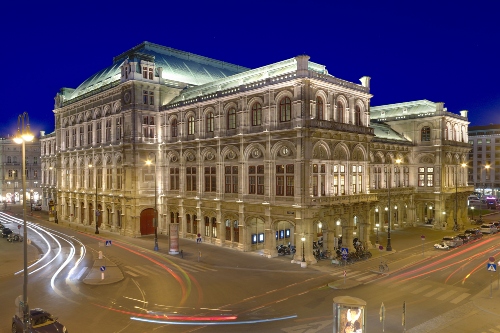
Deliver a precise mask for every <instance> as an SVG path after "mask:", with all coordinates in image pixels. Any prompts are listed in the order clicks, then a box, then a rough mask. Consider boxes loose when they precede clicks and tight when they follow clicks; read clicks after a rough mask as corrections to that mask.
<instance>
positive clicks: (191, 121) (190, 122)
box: [188, 116, 194, 135]
mask: <svg viewBox="0 0 500 333" xmlns="http://www.w3.org/2000/svg"><path fill="white" fill-rule="evenodd" d="M193 134H194V117H193V116H189V118H188V135H193Z"/></svg>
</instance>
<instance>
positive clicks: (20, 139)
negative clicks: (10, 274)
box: [14, 112, 34, 333]
mask: <svg viewBox="0 0 500 333" xmlns="http://www.w3.org/2000/svg"><path fill="white" fill-rule="evenodd" d="M33 138H34V135H33V133H32V132H31V130H30V121H29V116H28V113H27V112H24V113H23V114H21V115H19V116H18V117H17V134H16V136H15V137H14V142H15V143H17V144H21V150H22V184H23V237H24V242H23V252H24V253H23V254H24V260H23V264H24V265H23V266H24V267H23V275H24V281H23V303H22V309H23V332H25V333H27V332H29V331H30V326H31V325H30V315H29V306H28V228H27V223H26V172H25V171H24V170H26V142H31V141H33Z"/></svg>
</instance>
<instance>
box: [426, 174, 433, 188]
mask: <svg viewBox="0 0 500 333" xmlns="http://www.w3.org/2000/svg"><path fill="white" fill-rule="evenodd" d="M427 186H434V175H427Z"/></svg>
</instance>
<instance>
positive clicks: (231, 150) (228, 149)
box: [220, 145, 240, 161]
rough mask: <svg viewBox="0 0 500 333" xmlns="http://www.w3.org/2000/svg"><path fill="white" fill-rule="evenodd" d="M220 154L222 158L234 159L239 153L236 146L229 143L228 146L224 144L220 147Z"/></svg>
mask: <svg viewBox="0 0 500 333" xmlns="http://www.w3.org/2000/svg"><path fill="white" fill-rule="evenodd" d="M220 154H221V157H222V160H226V159H229V160H235V161H236V160H237V159H238V157H239V155H240V152H239V150H238V148H236V147H235V146H231V145H230V146H225V147H224V148H223V149H222V151H221V153H220Z"/></svg>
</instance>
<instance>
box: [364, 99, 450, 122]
mask: <svg viewBox="0 0 500 333" xmlns="http://www.w3.org/2000/svg"><path fill="white" fill-rule="evenodd" d="M436 111H437V103H434V102H431V101H428V100H426V99H423V100H419V101H413V102H404V103H396V104H388V105H381V106H371V107H370V118H371V119H379V118H393V117H398V116H408V115H427V114H433V113H435V112H436ZM443 111H446V108H444V109H443Z"/></svg>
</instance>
